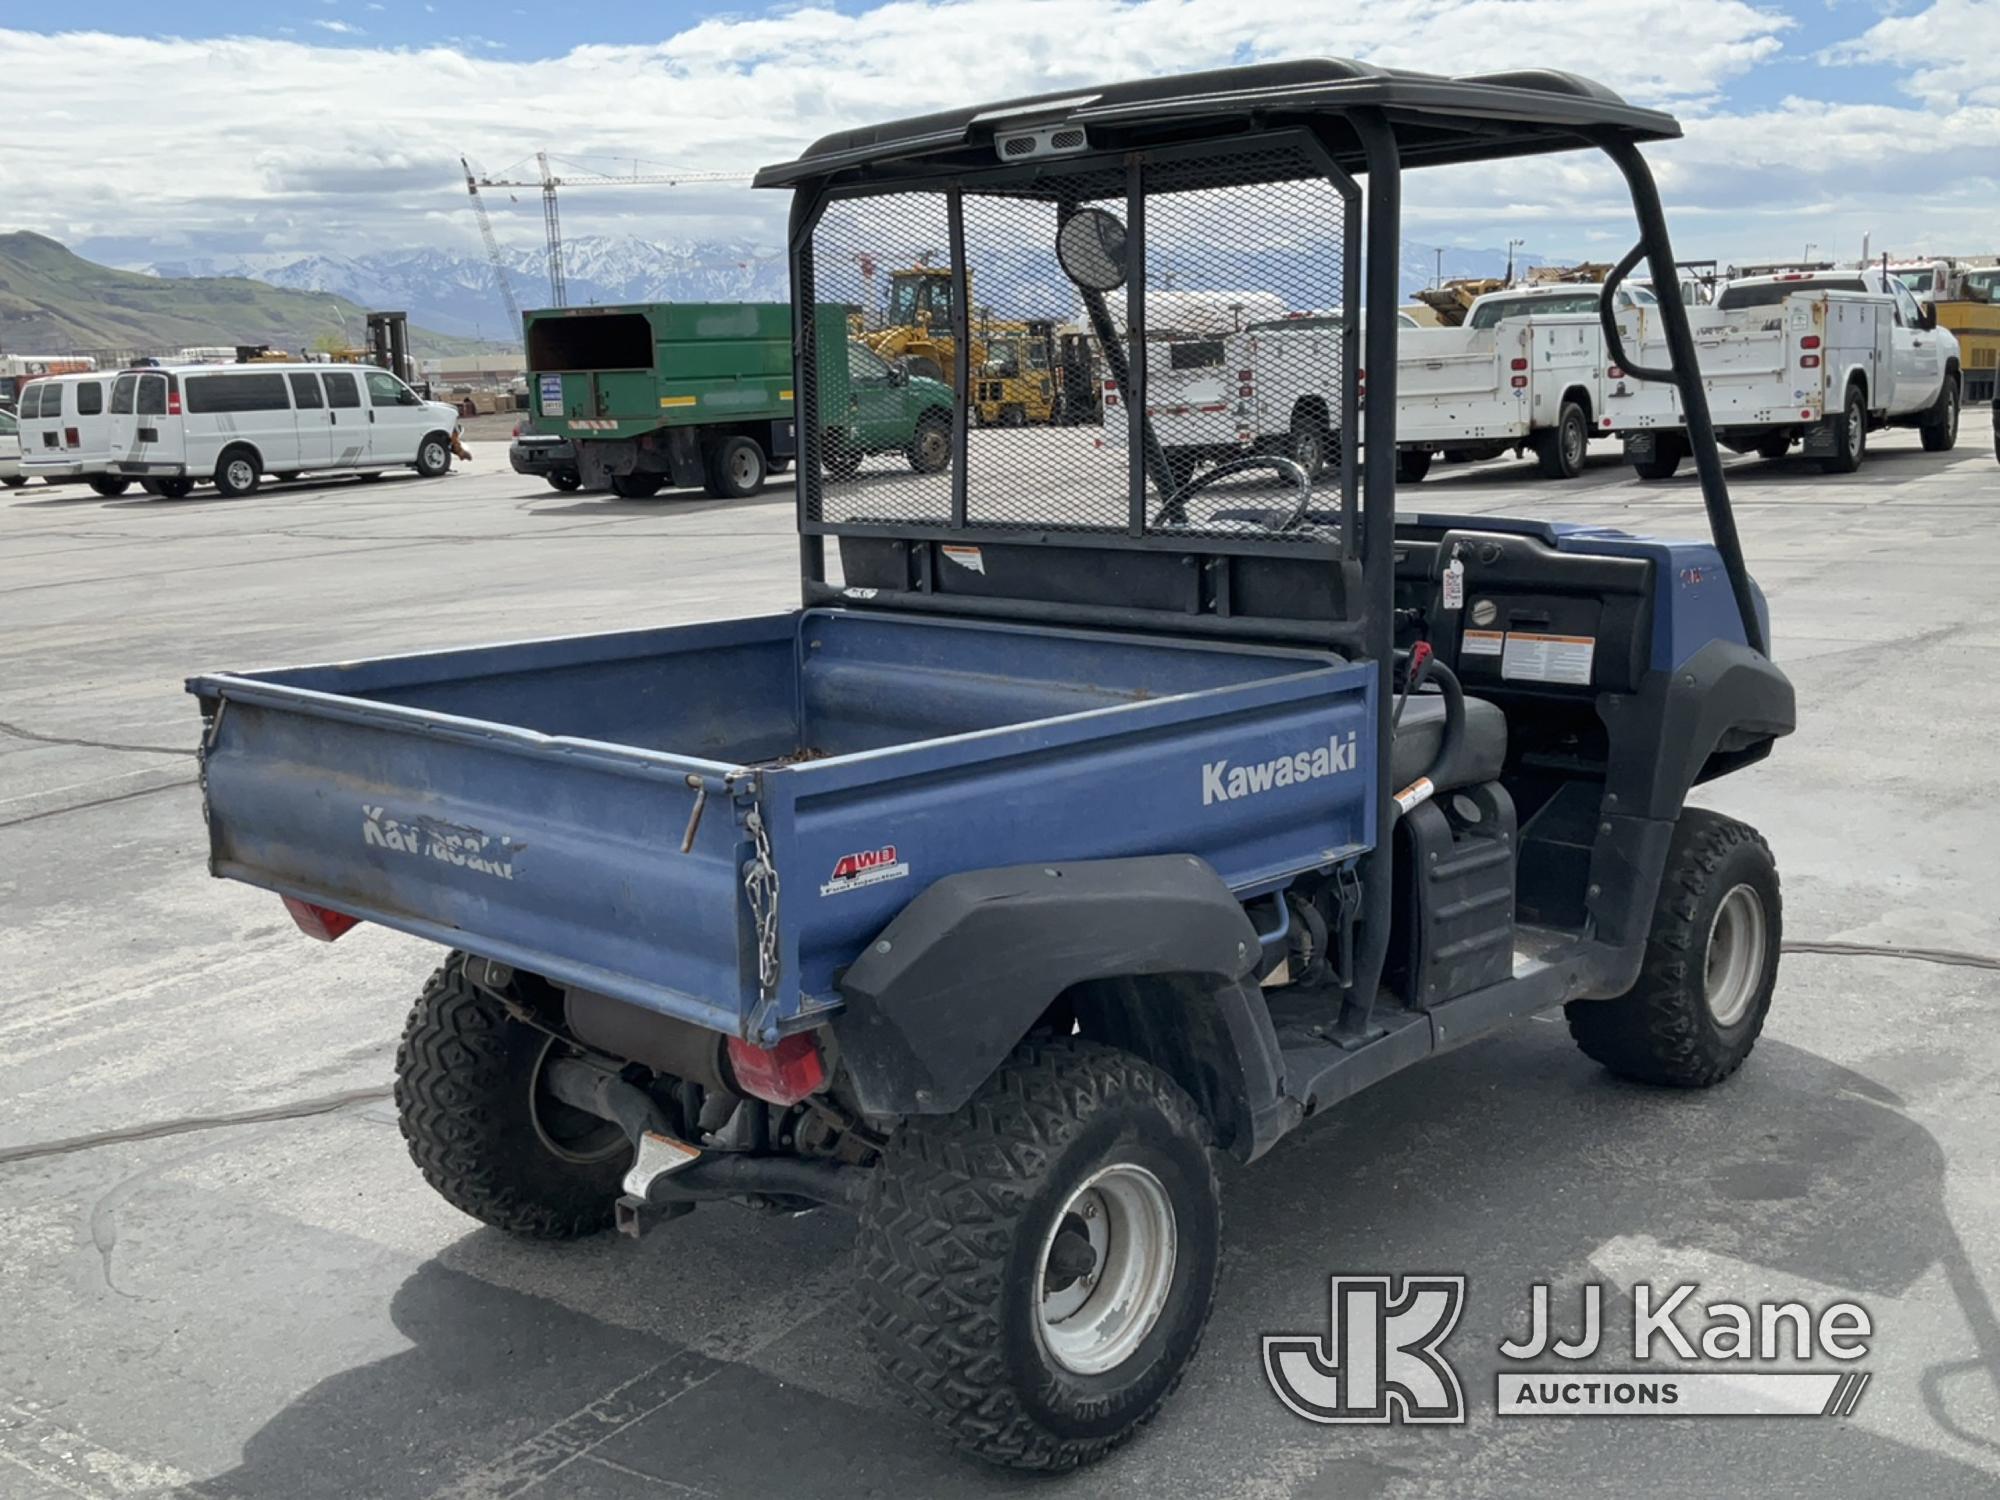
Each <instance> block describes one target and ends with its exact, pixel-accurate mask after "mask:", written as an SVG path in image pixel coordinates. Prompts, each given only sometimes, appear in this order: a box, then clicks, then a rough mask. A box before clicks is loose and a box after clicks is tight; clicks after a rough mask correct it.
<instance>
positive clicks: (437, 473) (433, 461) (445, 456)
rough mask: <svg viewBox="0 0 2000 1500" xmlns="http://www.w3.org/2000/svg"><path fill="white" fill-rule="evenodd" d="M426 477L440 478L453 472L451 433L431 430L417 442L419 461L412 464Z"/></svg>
mask: <svg viewBox="0 0 2000 1500" xmlns="http://www.w3.org/2000/svg"><path fill="white" fill-rule="evenodd" d="M411 467H412V468H414V469H415V470H416V471H417V473H419V474H420V475H422V476H423V477H424V478H425V479H438V478H441V477H442V476H444V475H445V474H448V473H450V472H451V435H450V434H449V433H444V432H431V433H426V434H425V435H424V440H423V441H422V442H421V443H419V444H417V461H416V462H415V463H414V464H412V465H411Z"/></svg>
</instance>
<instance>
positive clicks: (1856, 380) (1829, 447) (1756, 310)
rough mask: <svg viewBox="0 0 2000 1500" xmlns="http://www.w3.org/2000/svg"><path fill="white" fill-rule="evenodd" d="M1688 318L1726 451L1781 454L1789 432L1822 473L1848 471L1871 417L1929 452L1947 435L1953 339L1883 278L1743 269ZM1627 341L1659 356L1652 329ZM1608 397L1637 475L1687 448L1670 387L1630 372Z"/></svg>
mask: <svg viewBox="0 0 2000 1500" xmlns="http://www.w3.org/2000/svg"><path fill="white" fill-rule="evenodd" d="M1688 321H1689V323H1690V325H1691V327H1692V329H1693V331H1694V337H1695V346H1696V349H1697V350H1698V354H1699V358H1700V361H1701V373H1702V385H1703V387H1704V389H1706V391H1707V392H1708V408H1709V416H1710V418H1711V420H1712V421H1713V422H1714V423H1715V429H1716V437H1717V438H1718V439H1719V440H1720V441H1721V442H1722V443H1723V444H1724V445H1725V446H1726V447H1728V448H1731V449H1733V450H1734V451H1735V452H1737V453H1755V454H1757V455H1758V456H1759V457H1760V458H1768V459H1775V458H1783V457H1784V456H1785V455H1786V454H1787V453H1788V452H1790V450H1791V446H1792V444H1793V443H1795V442H1796V443H1799V444H1801V445H1802V451H1803V452H1804V454H1805V456H1806V457H1808V458H1814V459H1817V460H1818V461H1819V464H1820V467H1821V468H1822V469H1824V470H1826V471H1827V472H1828V473H1830V474H1851V473H1853V472H1854V471H1855V470H1856V469H1858V468H1859V467H1860V466H1861V461H1862V459H1863V457H1864V456H1865V455H1866V453H1867V449H1868V434H1869V432H1870V431H1872V430H1874V429H1878V428H1882V427H1915V428H1918V429H1920V430H1921V431H1922V433H1923V441H1924V447H1926V448H1928V449H1930V450H1931V451H1932V452H1942V451H1944V450H1946V449H1948V448H1950V447H1951V446H1952V445H1953V444H1954V443H1956V442H1957V441H1958V412H1959V396H1960V366H1959V350H1958V340H1957V339H1956V338H1954V337H1953V336H1952V335H1951V334H1950V333H1949V332H1947V331H1945V330H1943V329H1940V328H1939V327H1938V326H1937V315H1936V313H1935V312H1933V311H1931V310H1929V309H1926V308H1922V307H1919V306H1918V304H1917V300H1916V298H1914V297H1913V296H1911V295H1910V292H1909V289H1908V288H1907V287H1905V286H1904V285H1903V284H1902V282H1900V281H1898V280H1897V279H1896V278H1895V277H1894V276H1887V277H1885V276H1884V275H1883V273H1882V272H1881V271H1879V270H1830V271H1829V270H1818V271H1790V272H1785V273H1782V274H1778V275H1772V276H1751V277H1744V278H1742V279H1739V280H1736V281H1731V282H1729V283H1728V284H1727V285H1726V286H1724V287H1723V288H1722V290H1721V292H1720V293H1719V294H1718V296H1717V297H1716V300H1715V305H1714V306H1713V307H1693V308H1689V309H1688ZM1627 350H1628V353H1629V354H1630V357H1631V358H1632V359H1634V360H1636V361H1637V362H1638V363H1640V364H1643V365H1654V366H1659V365H1664V364H1666V363H1667V362H1668V361H1667V358H1666V348H1665V343H1664V340H1663V339H1662V338H1661V337H1660V335H1659V332H1658V330H1657V329H1655V330H1651V331H1649V332H1648V333H1647V334H1646V335H1644V336H1643V337H1642V340H1641V342H1640V343H1639V344H1637V345H1635V344H1632V343H1631V342H1630V341H1629V340H1628V342H1627ZM1610 404H1611V405H1612V407H1613V408H1614V412H1615V415H1614V425H1615V428H1616V430H1617V431H1618V432H1620V433H1621V434H1622V435H1623V436H1624V438H1625V456H1626V458H1627V460H1628V461H1630V462H1631V463H1632V465H1633V466H1634V467H1635V468H1636V469H1637V470H1638V471H1639V474H1640V476H1641V477H1642V478H1645V479H1664V478H1666V477H1668V476H1669V475H1671V474H1672V473H1673V472H1674V470H1675V469H1676V468H1677V467H1678V466H1679V464H1680V461H1681V459H1682V457H1683V456H1685V454H1686V452H1687V443H1686V439H1685V437H1684V435H1683V433H1682V432H1681V430H1680V429H1681V421H1682V417H1681V410H1680V397H1679V395H1678V393H1677V392H1676V391H1675V389H1674V387H1672V386H1671V385H1666V384H1661V383H1650V382H1643V381H1633V382H1629V383H1626V385H1625V387H1624V388H1623V389H1621V390H1620V391H1619V392H1618V393H1617V394H1615V395H1614V397H1613V398H1612V401H1611V403H1610Z"/></svg>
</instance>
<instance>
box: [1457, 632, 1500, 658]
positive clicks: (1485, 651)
mask: <svg viewBox="0 0 2000 1500" xmlns="http://www.w3.org/2000/svg"><path fill="white" fill-rule="evenodd" d="M1506 640H1507V632H1506V631H1504V630H1468V631H1466V632H1465V634H1464V635H1463V636H1462V637H1460V639H1459V645H1458V649H1459V653H1460V654H1461V655H1464V656H1498V655H1499V654H1500V648H1501V647H1502V646H1503V645H1505V644H1506Z"/></svg>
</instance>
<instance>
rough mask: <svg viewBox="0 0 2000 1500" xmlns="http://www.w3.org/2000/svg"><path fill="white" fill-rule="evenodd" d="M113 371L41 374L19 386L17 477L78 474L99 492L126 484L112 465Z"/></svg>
mask: <svg viewBox="0 0 2000 1500" xmlns="http://www.w3.org/2000/svg"><path fill="white" fill-rule="evenodd" d="M111 382H112V376H111V375H110V374H109V373H107V372H103V371H99V372H97V373H94V374H88V375H44V376H42V377H41V378H40V379H38V380H36V381H35V382H34V383H33V384H32V385H30V386H28V387H27V389H25V390H24V391H22V392H21V409H20V412H19V413H18V415H19V417H20V419H21V477H22V478H23V479H48V480H61V479H83V480H87V481H88V482H89V484H90V487H91V488H92V489H94V490H96V491H97V493H98V494H100V495H122V494H123V493H124V492H125V491H126V490H127V489H128V488H130V486H131V483H132V482H131V481H130V480H129V479H121V478H119V477H118V475H116V474H114V473H113V472H112V471H111V458H112V454H111V417H110V411H109V408H110V404H111V403H110V399H109V393H110V389H111Z"/></svg>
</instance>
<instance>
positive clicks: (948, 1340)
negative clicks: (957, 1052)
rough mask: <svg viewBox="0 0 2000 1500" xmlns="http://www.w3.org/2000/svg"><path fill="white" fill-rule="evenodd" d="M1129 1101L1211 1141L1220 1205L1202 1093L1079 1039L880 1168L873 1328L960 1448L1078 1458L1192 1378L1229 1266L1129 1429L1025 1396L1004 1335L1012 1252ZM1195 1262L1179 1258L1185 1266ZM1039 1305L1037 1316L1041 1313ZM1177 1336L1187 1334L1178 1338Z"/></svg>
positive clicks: (935, 1121)
mask: <svg viewBox="0 0 2000 1500" xmlns="http://www.w3.org/2000/svg"><path fill="white" fill-rule="evenodd" d="M1124 1102H1135V1103H1138V1104H1140V1105H1142V1106H1143V1107H1146V1108H1150V1109H1152V1110H1155V1111H1157V1112H1158V1115H1159V1116H1160V1118H1161V1120H1162V1121H1163V1123H1164V1124H1165V1125H1166V1127H1167V1128H1168V1129H1169V1130H1170V1131H1171V1132H1173V1133H1174V1134H1175V1135H1176V1136H1179V1137H1181V1138H1183V1139H1184V1140H1185V1141H1187V1142H1188V1143H1191V1144H1193V1145H1194V1146H1195V1147H1197V1148H1198V1153H1199V1157H1200V1161H1201V1171H1202V1174H1203V1176H1204V1179H1205V1181H1204V1183H1203V1186H1204V1187H1205V1190H1206V1192H1207V1194H1208V1202H1209V1203H1211V1204H1213V1205H1215V1206H1214V1208H1213V1214H1214V1218H1213V1233H1214V1243H1215V1244H1216V1245H1218V1246H1219V1244H1220V1238H1221V1209H1220V1199H1219V1191H1218V1188H1217V1184H1216V1179H1215V1169H1214V1161H1213V1156H1212V1154H1211V1152H1210V1150H1209V1143H1210V1139H1211V1136H1210V1131H1209V1127H1208V1123H1207V1121H1206V1120H1205V1119H1204V1118H1203V1117H1202V1115H1201V1113H1200V1111H1199V1110H1198V1109H1197V1108H1196V1106H1195V1104H1194V1102H1193V1101H1192V1100H1191V1099H1189V1097H1188V1096H1187V1094H1186V1093H1185V1092H1183V1091H1182V1089H1181V1088H1180V1086H1179V1085H1178V1084H1176V1083H1175V1082H1174V1081H1173V1080H1172V1079H1170V1078H1169V1077H1167V1075H1166V1074H1164V1073H1162V1072H1161V1071H1160V1070H1159V1069H1157V1068H1155V1067H1153V1066H1152V1065H1151V1064H1149V1063H1147V1062H1144V1061H1142V1060H1141V1059H1139V1058H1137V1057H1135V1056H1133V1055H1132V1054H1130V1053H1128V1052H1123V1051H1120V1050H1118V1049H1116V1048H1113V1047H1108V1046H1104V1045H1102V1044H1100V1043H1095V1042H1089V1041H1085V1040H1083V1039H1081V1038H1077V1037H1065V1038H1062V1039H1060V1040H1048V1041H1029V1042H1024V1043H1023V1044H1022V1045H1021V1046H1020V1047H1019V1048H1018V1049H1017V1050H1016V1051H1015V1053H1014V1054H1013V1056H1012V1058H1010V1059H1009V1061H1008V1062H1007V1063H1006V1064H1005V1065H1004V1066H1002V1067H1001V1068H1000V1069H999V1071H998V1072H996V1073H995V1074H994V1075H993V1077H992V1078H991V1079H990V1080H988V1082H987V1083H986V1084H985V1085H984V1086H983V1087H982V1088H981V1089H980V1091H979V1092H978V1093H977V1094H976V1095H974V1097H973V1098H972V1100H971V1101H970V1102H969V1103H968V1104H966V1105H965V1107H964V1108H962V1109H961V1110H959V1111H958V1113H957V1114H955V1115H951V1116H948V1117H938V1118H916V1119H912V1120H910V1121H909V1122H908V1123H906V1124H905V1125H904V1127H903V1128H902V1130H901V1131H899V1132H898V1134H897V1135H896V1136H895V1137H894V1138H893V1139H892V1140H891V1142H890V1145H889V1148H888V1150H887V1151H886V1152H885V1153H884V1156H883V1160H882V1164H881V1166H880V1167H879V1168H878V1169H877V1171H876V1173H875V1180H874V1182H873V1184H872V1185H871V1189H870V1195H869V1199H868V1202H867V1204H866V1206H865V1208H864V1210H863V1214H862V1221H861V1233H860V1235H859V1237H858V1241H857V1250H856V1262H857V1266H856V1268H857V1273H858V1274H857V1284H858V1287H859V1295H858V1302H859V1306H860V1313H861V1324H862V1331H863V1334H864V1337H865V1338H866V1340H867V1342H868V1344H869V1345H870V1347H871V1349H872V1352H873V1353H874V1355H875V1358H876V1360H877V1362H878V1363H879V1365H880V1367H881V1369H882V1371H883V1373H884V1374H885V1375H886V1376H887V1377H888V1379H889V1383H890V1385H891V1386H892V1387H893V1388H894V1389H895V1390H896V1391H897V1393H898V1394H899V1395H900V1396H902V1397H903V1399H904V1400H905V1401H907V1402H908V1403H909V1404H910V1405H911V1406H912V1407H914V1408H915V1409H916V1410H917V1411H919V1412H921V1413H922V1414H923V1415H925V1416H927V1417H928V1418H929V1419H930V1420H931V1422H932V1423H933V1424H935V1425H936V1426H937V1427H938V1428H940V1429H942V1431H943V1432H944V1434H945V1435H946V1436H947V1437H948V1438H949V1439H950V1440H951V1441H952V1442H954V1443H956V1444H957V1445H958V1446H959V1447H961V1448H964V1449H967V1450H969V1451H971V1452H973V1453H975V1454H977V1455H978V1456H980V1457H981V1458H984V1459H986V1460H988V1461H989V1462H994V1463H999V1464H1005V1465H1009V1466H1012V1467H1015V1468H1025V1469H1040V1470H1064V1469H1071V1468H1075V1467H1076V1466H1078V1465H1080V1464H1086V1463H1090V1462H1094V1461H1095V1460H1097V1459H1099V1458H1101V1457H1103V1456H1104V1455H1105V1454H1106V1453H1108V1452H1110V1451H1111V1450H1112V1449H1113V1448H1115V1447H1117V1446H1119V1445H1120V1444H1121V1443H1123V1442H1125V1441H1126V1440H1127V1439H1129V1438H1130V1437H1131V1436H1132V1435H1133V1434H1134V1433H1135V1432H1137V1431H1138V1429H1139V1428H1140V1427H1142V1426H1143V1425H1144V1424H1145V1423H1146V1422H1147V1421H1149V1420H1151V1418H1152V1417H1153V1415H1154V1414H1155V1413H1156V1412H1157V1411H1158V1410H1159V1408H1160V1406H1161V1405H1162V1404H1163V1403H1164V1402H1165V1401H1166V1399H1167V1398H1168V1396H1170V1395H1171V1394H1172V1393H1173V1391H1174V1389H1175V1388H1176V1387H1177V1386H1178V1385H1179V1384H1180V1381H1181V1378H1182V1376H1183V1374H1184V1373H1185V1372H1186V1369H1187V1365H1188V1363H1189V1362H1190V1361H1191V1360H1192V1359H1193V1357H1194V1354H1195V1352H1196V1350H1197V1349H1198V1348H1199V1347H1200V1343H1201V1336H1202V1332H1203V1330H1204V1329H1205V1328H1206V1326H1207V1323H1208V1316H1209V1312H1210V1310H1211V1308H1212V1307H1213V1305H1214V1300H1215V1281H1216V1276H1215V1267H1214V1266H1209V1267H1207V1268H1206V1269H1205V1271H1204V1270H1203V1269H1202V1268H1199V1267H1192V1268H1190V1275H1192V1276H1195V1277H1197V1278H1199V1277H1201V1276H1202V1275H1205V1276H1206V1285H1205V1286H1202V1285H1196V1286H1195V1288H1194V1294H1193V1297H1192V1300H1191V1301H1190V1303H1189V1304H1188V1306H1187V1308H1186V1309H1184V1310H1183V1312H1182V1315H1181V1324H1180V1327H1179V1328H1178V1329H1177V1330H1171V1331H1170V1333H1169V1352H1168V1358H1170V1359H1173V1360H1176V1361H1177V1363H1176V1364H1175V1366H1174V1368H1173V1369H1172V1371H1171V1374H1170V1376H1169V1377H1168V1378H1167V1379H1166V1380H1165V1381H1164V1383H1163V1384H1161V1385H1160V1386H1159V1389H1158V1390H1157V1391H1156V1392H1154V1393H1153V1394H1152V1395H1151V1396H1150V1399H1147V1400H1146V1401H1145V1404H1144V1406H1143V1409H1141V1410H1136V1411H1133V1412H1131V1413H1130V1414H1129V1420H1128V1421H1127V1422H1126V1425H1124V1426H1123V1427H1122V1428H1120V1429H1119V1430H1117V1431H1114V1432H1109V1433H1100V1434H1095V1435H1090V1436H1083V1437H1078V1436H1073V1435H1064V1434H1061V1433H1059V1432H1054V1431H1051V1430H1050V1427H1049V1426H1048V1425H1047V1423H1046V1422H1045V1421H1044V1420H1043V1419H1042V1418H1041V1417H1039V1416H1038V1415H1037V1414H1036V1413H1035V1412H1034V1411H1031V1410H1030V1409H1029V1408H1028V1406H1027V1405H1025V1404H1024V1402H1023V1400H1022V1392H1021V1390H1020V1389H1019V1388H1018V1384H1017V1379H1016V1377H1014V1376H1011V1375H1010V1373H1009V1370H1008V1366H1007V1359H1006V1356H1005V1346H1004V1342H1003V1340H1004V1335H1005V1329H1004V1326H1003V1325H1004V1319H1005V1318H1006V1317H1007V1315H1008V1309H1007V1305H1006V1299H1007V1297H1008V1295H1009V1293H1010V1291H1011V1292H1013V1294H1014V1295H1015V1296H1017V1297H1018V1296H1019V1295H1020V1289H1019V1288H1018V1287H1013V1288H1010V1287H1009V1285H1008V1276H1007V1261H1008V1258H1009V1253H1010V1251H1011V1250H1012V1249H1013V1247H1014V1245H1015V1242H1016V1240H1017V1238H1018V1237H1019V1236H1020V1235H1021V1234H1023V1233H1024V1232H1025V1226H1026V1223H1027V1221H1028V1220H1029V1219H1030V1217H1031V1214H1032V1212H1033V1210H1034V1209H1035V1207H1036V1205H1037V1204H1038V1203H1041V1202H1044V1201H1046V1200H1045V1198H1044V1194H1045V1193H1046V1192H1048V1191H1050V1190H1051V1189H1052V1188H1053V1189H1057V1190H1059V1189H1060V1184H1059V1183H1058V1182H1057V1181H1056V1171H1057V1169H1058V1168H1059V1164H1060V1162H1061V1159H1062V1157H1063V1153H1064V1148H1065V1147H1066V1146H1068V1145H1070V1144H1072V1143H1073V1142H1075V1141H1076V1139H1077V1137H1078V1136H1079V1135H1080V1134H1081V1133H1083V1132H1084V1131H1085V1130H1086V1129H1088V1128H1089V1125H1090V1122H1091V1121H1092V1119H1093V1118H1097V1117H1101V1116H1102V1115H1103V1114H1104V1113H1105V1112H1106V1111H1107V1109H1109V1108H1112V1107H1115V1106H1116V1105H1118V1104H1120V1103H1124ZM1179 1275H1180V1270H1179V1269H1178V1268H1177V1270H1176V1277H1177V1278H1178V1277H1179ZM1032 1315H1033V1314H1032V1303H1031V1304H1030V1308H1029V1316H1032ZM1176 1345H1177V1346H1178V1347H1176Z"/></svg>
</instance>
